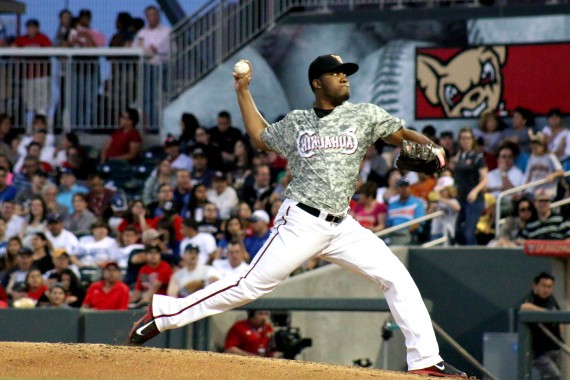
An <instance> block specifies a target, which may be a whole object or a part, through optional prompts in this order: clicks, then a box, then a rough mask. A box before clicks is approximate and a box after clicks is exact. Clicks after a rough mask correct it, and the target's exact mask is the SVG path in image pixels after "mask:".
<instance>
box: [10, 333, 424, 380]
mask: <svg viewBox="0 0 570 380" xmlns="http://www.w3.org/2000/svg"><path fill="white" fill-rule="evenodd" d="M0 363H2V365H1V366H0V378H26V377H28V378H30V377H31V378H36V379H40V378H41V379H63V378H73V379H87V378H88V379H167V380H175V379H216V380H219V379H232V380H233V379H248V380H249V379H263V378H265V379H272V380H273V379H295V380H297V379H311V380H313V379H323V380H332V379H339V380H349V379H355V380H356V379H358V380H361V379H386V380H392V379H398V380H399V379H402V380H420V379H424V380H425V379H426V377H424V376H417V375H410V374H407V373H403V372H391V371H380V370H371V369H362V368H356V367H342V366H336V365H327V364H319V363H309V362H301V361H290V360H279V359H263V358H254V357H251V358H250V357H243V356H235V355H224V354H217V353H212V352H199V351H191V350H173V349H158V348H146V347H127V346H109V345H103V344H64V343H12V342H2V343H0Z"/></svg>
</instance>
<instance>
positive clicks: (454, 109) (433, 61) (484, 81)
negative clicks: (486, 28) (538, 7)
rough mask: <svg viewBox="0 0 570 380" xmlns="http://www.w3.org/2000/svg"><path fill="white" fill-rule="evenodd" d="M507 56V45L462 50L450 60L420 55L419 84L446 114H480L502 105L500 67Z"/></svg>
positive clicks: (417, 64) (417, 63) (418, 62)
mask: <svg viewBox="0 0 570 380" xmlns="http://www.w3.org/2000/svg"><path fill="white" fill-rule="evenodd" d="M506 56H507V49H506V47H505V46H482V47H477V48H473V49H468V50H463V51H461V52H459V53H458V54H456V55H455V56H453V57H452V58H451V59H449V60H448V61H447V62H443V61H441V60H439V59H438V58H434V57H432V56H429V55H426V54H418V56H417V62H416V67H417V73H416V74H417V75H416V78H417V86H418V87H419V88H420V89H421V92H422V93H423V94H424V96H425V97H426V99H427V100H428V102H429V103H430V104H431V105H433V106H440V107H442V108H443V111H444V113H445V115H446V116H447V117H479V116H480V115H481V114H482V113H483V112H485V111H498V110H500V109H502V108H503V104H502V103H501V100H502V89H503V75H502V73H501V67H502V66H504V64H505V61H506Z"/></svg>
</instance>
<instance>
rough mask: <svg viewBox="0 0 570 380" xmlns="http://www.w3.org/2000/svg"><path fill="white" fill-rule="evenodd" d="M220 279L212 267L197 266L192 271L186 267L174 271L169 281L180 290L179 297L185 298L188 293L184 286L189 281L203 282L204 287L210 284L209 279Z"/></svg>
mask: <svg viewBox="0 0 570 380" xmlns="http://www.w3.org/2000/svg"><path fill="white" fill-rule="evenodd" d="M220 278H222V276H221V274H220V273H219V272H218V271H217V270H216V269H215V268H214V267H213V266H211V265H203V264H198V265H197V266H196V269H194V270H193V271H190V270H189V269H188V268H187V267H184V268H182V269H180V270H178V271H176V272H175V273H174V274H173V275H172V278H171V279H170V281H174V282H175V283H176V284H177V285H178V288H179V289H180V291H179V296H180V297H186V296H188V295H190V293H189V292H188V291H187V290H186V288H185V287H184V286H185V285H186V284H187V283H189V282H190V281H196V280H201V281H204V287H206V286H208V285H209V284H210V279H216V280H219V279H220ZM212 282H213V281H212Z"/></svg>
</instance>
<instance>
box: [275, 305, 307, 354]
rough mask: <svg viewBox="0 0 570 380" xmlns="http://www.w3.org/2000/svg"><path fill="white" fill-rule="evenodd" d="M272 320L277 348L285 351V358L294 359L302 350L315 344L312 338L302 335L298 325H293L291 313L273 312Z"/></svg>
mask: <svg viewBox="0 0 570 380" xmlns="http://www.w3.org/2000/svg"><path fill="white" fill-rule="evenodd" d="M271 321H272V322H273V324H274V325H275V327H281V328H280V329H278V330H276V331H275V335H274V339H275V350H276V351H279V352H282V353H283V358H284V359H290V360H294V359H295V357H296V356H297V355H299V353H301V351H302V350H303V349H305V348H307V347H311V346H312V345H313V340H312V339H311V338H303V337H301V333H300V332H299V328H298V327H291V313H289V312H272V313H271Z"/></svg>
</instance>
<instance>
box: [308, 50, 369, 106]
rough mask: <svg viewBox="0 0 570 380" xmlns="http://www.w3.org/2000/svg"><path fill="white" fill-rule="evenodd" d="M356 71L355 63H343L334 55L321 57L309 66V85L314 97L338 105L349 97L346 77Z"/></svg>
mask: <svg viewBox="0 0 570 380" xmlns="http://www.w3.org/2000/svg"><path fill="white" fill-rule="evenodd" d="M356 71H358V65H357V64H356V63H348V62H347V63H344V62H343V61H342V58H340V56H338V55H336V54H327V55H321V56H319V57H317V58H316V59H315V60H314V61H313V62H311V65H310V66H309V84H310V86H311V89H312V90H313V92H314V93H315V96H316V97H321V98H325V99H327V100H329V101H331V102H332V103H333V104H335V105H340V104H342V102H344V101H345V100H348V98H349V97H350V85H349V83H348V78H347V77H348V76H349V75H352V74H354V73H355V72H356Z"/></svg>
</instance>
